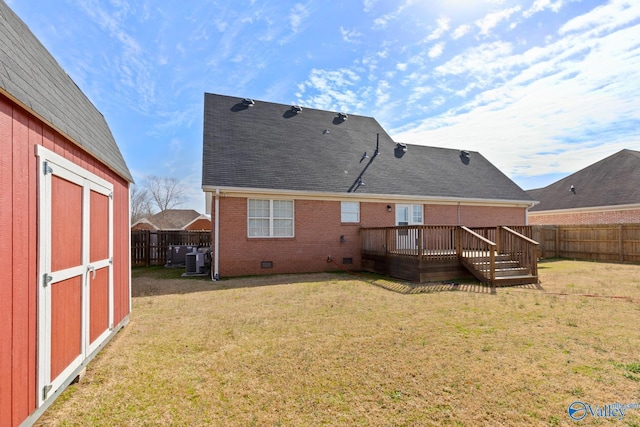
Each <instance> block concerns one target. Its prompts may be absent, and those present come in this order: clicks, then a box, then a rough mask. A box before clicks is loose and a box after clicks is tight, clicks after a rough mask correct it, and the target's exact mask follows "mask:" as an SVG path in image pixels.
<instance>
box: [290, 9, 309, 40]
mask: <svg viewBox="0 0 640 427" xmlns="http://www.w3.org/2000/svg"><path fill="white" fill-rule="evenodd" d="M309 15H310V12H309V10H308V8H307V7H306V6H304V5H302V4H300V3H296V4H295V5H294V6H293V8H292V9H291V12H290V13H289V21H290V24H291V31H293V32H294V33H297V32H298V31H300V26H301V25H302V22H303V21H304V20H305V19H307V18H308V17H309Z"/></svg>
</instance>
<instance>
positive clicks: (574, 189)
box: [569, 185, 576, 194]
mask: <svg viewBox="0 0 640 427" xmlns="http://www.w3.org/2000/svg"><path fill="white" fill-rule="evenodd" d="M569 191H571V192H572V193H573V194H576V187H574V186H573V185H572V186H571V188H569Z"/></svg>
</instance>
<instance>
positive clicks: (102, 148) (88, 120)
mask: <svg viewBox="0 0 640 427" xmlns="http://www.w3.org/2000/svg"><path fill="white" fill-rule="evenodd" d="M0 64H1V65H2V66H1V67H0V93H4V94H5V95H6V96H8V97H9V98H11V99H12V100H14V101H15V102H17V103H18V104H20V105H21V106H22V107H23V108H25V109H27V110H29V111H31V112H32V113H33V114H35V115H36V116H38V117H39V118H40V119H42V120H43V121H44V122H45V123H47V124H48V125H49V126H51V127H53V128H54V129H56V130H57V131H58V132H60V133H61V134H63V135H64V136H65V137H67V138H69V139H70V140H71V141H72V142H74V143H75V144H77V145H79V146H80V147H82V148H83V149H84V150H86V151H87V152H88V153H90V154H91V155H93V156H95V157H96V158H98V159H99V160H100V161H102V162H103V163H105V164H106V165H107V166H109V168H111V169H112V170H113V171H115V172H116V173H117V174H118V175H120V176H121V177H123V178H125V179H126V180H128V181H129V182H133V178H132V177H131V173H130V172H129V169H128V168H127V165H126V163H125V161H124V158H123V157H122V153H121V152H120V150H119V148H118V145H117V144H116V142H115V140H114V138H113V135H112V134H111V130H110V129H109V126H108V125H107V122H106V121H105V119H104V117H103V116H102V114H101V113H100V112H99V111H98V110H97V109H96V107H95V106H94V105H93V104H92V103H91V101H90V100H89V99H88V98H87V97H86V96H85V95H84V94H83V93H82V91H81V90H80V89H79V88H78V86H76V84H75V83H74V82H73V80H72V79H71V77H69V76H68V75H67V73H66V72H65V71H64V70H63V69H62V67H60V65H59V64H58V63H57V62H56V60H55V59H54V58H53V57H52V56H51V54H49V52H48V51H47V49H45V47H44V46H43V45H42V44H41V43H40V42H39V41H38V39H37V38H36V37H35V36H34V35H33V33H32V32H31V31H30V30H29V28H28V27H27V26H26V25H25V24H24V22H22V21H21V20H20V18H19V17H18V16H17V15H16V14H15V13H13V11H12V10H11V9H10V8H9V7H8V6H7V4H6V3H5V2H4V1H0Z"/></svg>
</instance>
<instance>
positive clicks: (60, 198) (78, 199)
mask: <svg viewBox="0 0 640 427" xmlns="http://www.w3.org/2000/svg"><path fill="white" fill-rule="evenodd" d="M51 200H52V209H51V253H52V257H51V270H53V271H58V270H64V269H65V268H71V267H77V266H79V265H82V209H79V207H81V206H82V187H80V186H78V185H76V184H74V183H72V182H69V181H66V180H64V179H62V178H60V177H57V176H55V175H54V176H53V177H52V178H51Z"/></svg>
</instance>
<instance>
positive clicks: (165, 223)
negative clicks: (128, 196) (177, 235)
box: [131, 209, 209, 230]
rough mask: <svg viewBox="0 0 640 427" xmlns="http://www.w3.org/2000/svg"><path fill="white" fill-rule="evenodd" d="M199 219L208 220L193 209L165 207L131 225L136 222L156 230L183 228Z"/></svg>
mask: <svg viewBox="0 0 640 427" xmlns="http://www.w3.org/2000/svg"><path fill="white" fill-rule="evenodd" d="M199 219H207V220H209V218H208V217H207V216H205V215H201V214H200V213H198V212H196V211H194V210H193V209H167V210H166V211H162V212H158V213H157V214H155V215H151V216H150V217H147V218H143V219H141V220H139V221H137V222H136V223H135V224H133V225H132V226H131V227H132V228H133V227H135V226H136V225H138V224H148V225H150V226H152V227H153V228H154V229H156V230H184V229H186V228H187V227H188V226H189V225H191V224H193V223H194V222H195V221H197V220H199Z"/></svg>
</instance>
